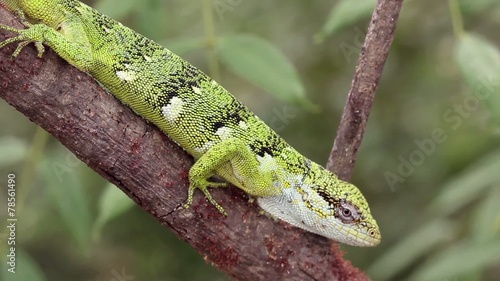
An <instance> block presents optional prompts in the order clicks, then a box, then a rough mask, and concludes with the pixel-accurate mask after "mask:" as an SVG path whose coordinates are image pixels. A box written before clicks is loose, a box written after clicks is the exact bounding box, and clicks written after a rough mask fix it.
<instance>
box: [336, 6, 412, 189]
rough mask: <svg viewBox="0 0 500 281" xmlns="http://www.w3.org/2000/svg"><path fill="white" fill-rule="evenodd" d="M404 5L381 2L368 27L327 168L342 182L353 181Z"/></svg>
mask: <svg viewBox="0 0 500 281" xmlns="http://www.w3.org/2000/svg"><path fill="white" fill-rule="evenodd" d="M402 5H403V0H378V1H377V6H376V7H375V11H374V12H373V15H372V19H371V21H370V25H369V26H368V32H367V35H366V38H365V42H364V44H363V48H362V49H361V54H360V57H359V59H358V63H357V64H356V70H355V73H354V77H353V80H352V83H351V89H350V90H349V96H348V97H347V102H346V104H345V106H344V112H343V114H342V118H341V120H340V125H339V128H338V129H337V136H336V138H335V143H334V144H333V149H332V151H331V153H330V157H329V159H328V164H327V166H326V168H327V169H328V170H330V171H332V172H334V173H335V174H337V175H338V176H339V177H340V178H341V179H343V180H347V181H348V180H349V179H350V178H351V175H352V170H353V167H354V164H355V162H356V156H357V154H358V149H359V146H360V145H361V140H362V139H363V134H364V132H365V127H366V123H367V122H368V116H369V115H370V110H371V107H372V104H373V100H374V98H375V92H376V90H377V87H378V83H379V80H380V76H382V70H383V69H384V64H385V61H386V59H387V56H388V54H389V49H390V47H391V44H392V41H393V39H394V33H395V30H396V23H397V21H398V17H399V12H400V10H401V6H402Z"/></svg>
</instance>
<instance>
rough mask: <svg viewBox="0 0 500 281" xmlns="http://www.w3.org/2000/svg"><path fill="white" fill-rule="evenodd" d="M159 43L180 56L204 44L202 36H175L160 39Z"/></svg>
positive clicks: (200, 47)
mask: <svg viewBox="0 0 500 281" xmlns="http://www.w3.org/2000/svg"><path fill="white" fill-rule="evenodd" d="M161 44H162V45H163V46H165V47H166V48H167V49H169V50H170V51H172V52H173V53H175V54H177V55H179V56H182V55H183V54H186V53H188V52H191V51H194V50H198V49H202V48H203V47H204V46H205V39H203V38H175V39H169V40H165V41H162V42H161Z"/></svg>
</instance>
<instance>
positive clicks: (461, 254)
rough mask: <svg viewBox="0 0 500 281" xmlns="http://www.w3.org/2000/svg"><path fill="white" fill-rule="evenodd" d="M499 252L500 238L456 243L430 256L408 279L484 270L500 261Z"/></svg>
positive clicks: (425, 279)
mask: <svg viewBox="0 0 500 281" xmlns="http://www.w3.org/2000/svg"><path fill="white" fill-rule="evenodd" d="M498 253H500V239H496V240H494V241H489V242H488V243H481V244H478V243H473V242H465V243H460V244H456V246H454V247H453V248H451V249H448V250H446V251H441V252H439V253H438V254H436V255H435V256H433V257H431V258H428V259H427V261H426V262H425V264H424V265H423V266H421V267H420V268H418V269H416V270H415V272H414V274H412V275H411V276H410V277H409V278H408V280H410V281H428V280H446V278H449V277H452V276H454V277H457V276H461V275H464V274H468V273H470V272H472V271H475V270H479V271H480V270H483V271H484V270H485V268H486V267H488V266H492V265H494V264H496V263H498V262H500V255H499V254H498Z"/></svg>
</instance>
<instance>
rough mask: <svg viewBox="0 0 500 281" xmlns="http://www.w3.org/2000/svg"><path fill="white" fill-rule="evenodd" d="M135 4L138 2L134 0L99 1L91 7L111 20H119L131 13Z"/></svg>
mask: <svg viewBox="0 0 500 281" xmlns="http://www.w3.org/2000/svg"><path fill="white" fill-rule="evenodd" d="M137 3H139V2H138V1H135V0H101V1H98V2H97V3H96V4H95V5H94V6H93V7H94V8H95V9H96V10H98V11H99V12H101V13H103V14H105V15H107V16H110V17H112V18H113V19H116V20H120V19H122V18H124V17H126V16H127V15H128V14H129V13H130V12H131V11H133V10H134V8H135V5H136V4H137Z"/></svg>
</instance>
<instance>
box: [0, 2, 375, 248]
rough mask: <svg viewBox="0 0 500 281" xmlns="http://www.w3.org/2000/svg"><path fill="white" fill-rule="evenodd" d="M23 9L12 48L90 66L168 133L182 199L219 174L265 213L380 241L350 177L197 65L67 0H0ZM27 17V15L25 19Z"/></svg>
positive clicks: (362, 241)
mask: <svg viewBox="0 0 500 281" xmlns="http://www.w3.org/2000/svg"><path fill="white" fill-rule="evenodd" d="M0 2H3V3H5V4H7V6H8V7H10V8H11V9H12V10H15V12H18V14H19V15H23V16H24V17H26V19H25V25H26V29H22V30H17V29H14V28H11V27H8V26H4V25H0V28H2V29H5V30H9V31H11V32H13V33H15V34H17V35H16V36H14V37H12V38H10V39H7V40H5V41H3V42H1V43H0V48H2V47H4V46H5V45H7V44H10V43H14V42H19V45H18V48H17V49H16V50H15V51H14V53H13V55H14V56H17V55H19V53H20V51H21V49H22V48H23V47H24V46H26V45H27V44H28V43H29V42H35V45H36V46H37V49H38V52H39V56H41V55H42V54H43V51H44V48H43V45H42V44H41V43H43V44H45V45H47V46H49V47H50V48H52V49H53V50H54V51H55V52H56V53H57V54H59V56H61V57H62V58H63V59H65V60H66V61H68V62H69V63H71V64H72V65H73V66H75V67H77V68H78V69H80V70H82V71H84V72H87V73H89V74H90V75H92V76H93V77H94V78H95V79H96V80H97V81H99V82H100V83H101V84H102V85H104V86H105V87H106V88H107V90H109V91H110V92H111V93H112V94H113V95H114V96H115V97H116V98H118V99H119V100H121V101H122V102H123V103H125V104H126V105H128V106H129V107H130V108H132V109H133V110H134V111H135V112H136V113H137V114H139V115H140V116H142V117H143V118H145V119H147V120H149V121H151V122H152V123H154V124H155V125H156V126H158V128H160V129H161V130H162V131H163V132H165V133H166V134H167V135H168V136H170V137H171V138H172V139H173V140H174V141H176V142H177V143H178V144H179V145H180V146H182V147H183V148H184V149H185V150H186V151H187V152H189V153H190V154H192V155H193V156H194V157H195V159H196V162H195V164H194V165H193V167H192V168H191V169H190V171H189V180H190V187H189V190H188V198H187V201H186V206H189V205H190V204H191V203H192V201H193V193H194V191H195V190H196V189H200V190H201V191H203V193H204V194H205V196H206V198H207V199H208V200H209V201H210V203H212V204H213V205H214V206H215V207H216V208H217V209H218V210H219V211H221V212H223V213H225V210H224V209H223V208H222V206H220V205H219V204H218V203H217V202H216V201H215V200H214V199H213V198H212V196H211V195H210V193H209V191H208V188H209V187H218V186H224V185H226V184H225V183H220V182H210V181H209V178H210V177H211V176H213V175H219V176H221V177H223V178H224V179H225V180H227V181H228V182H230V183H232V184H234V185H235V186H237V187H239V188H241V189H243V190H244V191H245V192H247V193H248V194H250V195H252V196H255V197H257V202H258V204H259V206H260V207H261V208H262V209H264V210H265V211H266V212H268V213H269V214H271V215H272V216H274V217H277V218H279V219H282V220H284V221H286V222H288V223H290V224H292V225H294V226H297V227H299V228H302V229H305V230H307V231H310V232H313V233H316V234H319V235H322V236H325V237H328V238H331V239H334V240H336V241H339V242H343V243H347V244H350V245H356V246H374V245H377V244H378V243H379V242H380V232H379V229H378V226H377V223H376V222H375V220H374V219H373V217H372V215H371V214H370V209H369V207H368V203H367V202H366V200H365V198H364V197H363V195H362V194H361V192H360V191H359V189H358V188H357V187H355V186H354V185H352V184H350V183H347V182H343V181H341V180H339V179H338V178H337V177H336V176H335V175H334V174H332V173H331V172H329V171H327V170H326V169H324V168H323V167H322V166H320V165H318V164H316V163H314V162H312V161H311V160H309V159H307V158H306V157H304V156H303V155H302V154H300V153H299V152H297V151H296V150H295V149H293V148H292V147H291V146H290V145H288V144H287V143H286V142H285V141H284V140H283V139H282V138H281V137H280V136H279V135H278V134H277V133H276V132H274V131H273V130H271V129H270V128H269V127H268V126H267V125H266V124H264V122H262V121H261V120H260V119H259V118H258V117H257V116H255V115H254V114H253V113H252V112H251V111H250V110H248V109H247V108H246V107H245V106H244V105H243V104H241V103H240V102H239V101H238V100H236V99H235V98H234V97H233V96H232V95H231V94H230V93H229V92H228V91H226V90H225V89H224V88H223V87H222V86H220V85H219V84H218V83H217V82H215V81H214V80H212V79H211V78H210V77H208V76H207V75H205V74H204V73H203V72H201V71H200V70H198V69H197V68H195V67H194V66H192V65H191V64H189V63H188V62H186V61H185V60H183V59H182V58H180V57H179V56H177V55H175V54H173V53H172V52H170V51H169V50H167V49H165V48H164V47H162V46H160V45H158V44H156V43H155V42H153V41H152V40H150V39H148V38H145V37H144V36H142V35H140V34H138V33H136V32H135V31H133V30H131V29H129V28H127V27H125V26H123V25H122V24H121V23H119V22H117V21H115V20H113V19H111V18H109V17H107V16H105V15H102V14H100V13H99V12H97V11H96V10H94V9H92V8H90V7H89V6H87V5H85V4H83V3H81V2H79V1H76V0H0ZM28 22H29V23H28Z"/></svg>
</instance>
